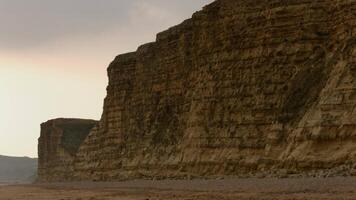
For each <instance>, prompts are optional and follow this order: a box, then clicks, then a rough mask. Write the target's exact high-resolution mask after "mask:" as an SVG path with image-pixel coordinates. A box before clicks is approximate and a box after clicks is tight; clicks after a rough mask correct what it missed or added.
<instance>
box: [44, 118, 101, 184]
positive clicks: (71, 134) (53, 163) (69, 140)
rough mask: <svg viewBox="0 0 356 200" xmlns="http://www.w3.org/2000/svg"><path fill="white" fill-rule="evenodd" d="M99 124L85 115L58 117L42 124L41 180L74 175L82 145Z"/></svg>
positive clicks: (68, 178) (54, 179)
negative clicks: (87, 118) (67, 117)
mask: <svg viewBox="0 0 356 200" xmlns="http://www.w3.org/2000/svg"><path fill="white" fill-rule="evenodd" d="M96 124H97V122H96V121H94V120H84V119H55V120H50V121H48V122H45V123H43V124H41V136H40V138H39V139H38V156H39V160H38V180H39V181H65V180H70V179H72V177H73V175H74V174H73V162H74V159H75V156H76V153H77V151H78V149H79V146H80V145H81V144H82V143H83V141H84V139H85V138H86V137H87V135H88V134H89V132H90V130H91V129H92V128H93V127H94V126H95V125H96Z"/></svg>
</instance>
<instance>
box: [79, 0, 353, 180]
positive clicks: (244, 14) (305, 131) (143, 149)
mask: <svg viewBox="0 0 356 200" xmlns="http://www.w3.org/2000/svg"><path fill="white" fill-rule="evenodd" d="M108 76H109V86H108V87H107V97H106V98H105V102H104V111H103V115H102V118H101V120H100V122H99V124H98V125H97V126H96V127H95V128H94V129H93V130H92V131H91V132H90V134H89V135H88V137H87V138H86V139H85V141H84V143H83V144H82V145H81V146H80V148H79V150H78V153H77V154H76V158H75V161H74V164H73V171H74V173H73V174H74V175H73V177H72V178H73V179H75V180H119V179H127V178H183V177H192V176H204V177H215V176H224V175H237V176H252V175H256V174H277V175H283V174H299V173H303V174H307V175H316V176H328V175H352V174H355V172H356V170H355V168H356V167H355V164H356V141H355V139H356V108H355V106H356V1H353V0H318V1H312V0H268V1H267V0H217V1H215V2H214V3H212V4H210V5H208V6H206V7H205V8H204V9H203V10H202V11H200V12H197V13H195V14H194V15H193V17H192V18H191V19H189V20H186V21H184V22H183V23H182V24H180V25H178V26H176V27H173V28H170V29H169V30H167V31H165V32H162V33H159V34H158V35H157V40H156V41H155V42H154V43H149V44H146V45H143V46H141V47H139V48H138V50H137V51H136V52H133V53H128V54H124V55H120V56H118V57H116V59H115V60H114V61H113V62H112V63H111V65H110V66H109V68H108Z"/></svg>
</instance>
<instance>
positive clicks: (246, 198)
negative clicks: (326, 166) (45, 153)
mask: <svg viewBox="0 0 356 200" xmlns="http://www.w3.org/2000/svg"><path fill="white" fill-rule="evenodd" d="M22 199H24V200H212V199H217V200H240V199H241V200H255V199H256V200H259V199H263V200H272V199H283V200H287V199H288V200H301V199H313V200H319V199H320V200H321V199H323V200H324V199H326V200H331V199H335V200H336V199H337V200H339V199H343V200H344V199H356V178H351V177H349V178H346V177H345V178H344V177H338V178H324V179H318V178H299V179H292V178H286V179H272V178H270V179H269V178H267V179H224V180H184V181H144V180H137V181H128V182H115V183H91V182H80V183H54V184H32V185H7V186H0V200H22Z"/></svg>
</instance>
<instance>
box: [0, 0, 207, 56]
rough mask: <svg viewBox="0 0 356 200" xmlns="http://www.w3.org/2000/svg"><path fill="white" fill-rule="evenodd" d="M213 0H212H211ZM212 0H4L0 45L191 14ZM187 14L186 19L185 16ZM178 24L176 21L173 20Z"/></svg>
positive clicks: (18, 45)
mask: <svg viewBox="0 0 356 200" xmlns="http://www.w3.org/2000/svg"><path fill="white" fill-rule="evenodd" d="M210 1H211V0H210ZM208 2H209V0H194V1H191V0H179V1H178V0H177V1H167V0H102V1H98V0H60V1H52V0H0V24H1V26H0V48H2V49H4V48H7V49H16V50H18V49H22V48H35V47H38V46H41V45H44V44H46V43H49V42H51V41H53V40H58V38H70V37H75V36H82V35H83V36H92V35H94V36H95V35H97V34H101V33H102V32H108V31H109V32H110V31H111V30H112V29H119V28H125V27H127V26H129V25H130V22H131V23H133V22H134V23H136V25H137V24H145V22H147V21H148V20H151V21H156V22H157V24H159V23H162V21H165V22H167V21H172V19H177V18H179V19H182V18H183V16H184V18H187V17H189V15H190V14H191V13H192V12H193V11H194V10H197V9H199V8H200V7H201V6H202V5H203V4H206V3H208ZM184 18H183V19H184ZM172 25H174V24H172Z"/></svg>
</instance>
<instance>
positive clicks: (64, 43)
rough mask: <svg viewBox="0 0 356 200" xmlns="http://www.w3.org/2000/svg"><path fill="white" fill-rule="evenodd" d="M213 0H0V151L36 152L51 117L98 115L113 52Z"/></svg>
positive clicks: (131, 45) (135, 43)
mask: <svg viewBox="0 0 356 200" xmlns="http://www.w3.org/2000/svg"><path fill="white" fill-rule="evenodd" d="M212 1H213V0H170V1H167V0H101V1H98V0H60V1H53V0H0V154H1V155H9V156H28V157H37V139H38V137H39V134H40V124H41V123H42V122H45V121H47V120H49V119H53V118H61V117H70V118H85V119H100V116H101V113H102V106H103V99H104V97H105V95H106V92H105V88H106V86H107V82H108V80H107V76H106V68H107V66H108V64H109V63H110V62H111V61H112V60H113V59H114V57H115V56H116V55H118V54H121V53H126V52H131V51H135V50H136V49H137V47H138V46H139V45H141V44H144V43H147V42H151V41H154V39H155V35H156V34H157V33H158V32H161V31H163V30H165V29H167V28H169V27H171V26H174V25H176V24H178V23H180V22H182V21H183V20H184V19H187V18H190V17H191V15H192V14H193V13H194V12H195V11H198V10H200V9H201V8H202V7H203V6H204V5H206V4H208V3H210V2H212Z"/></svg>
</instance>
